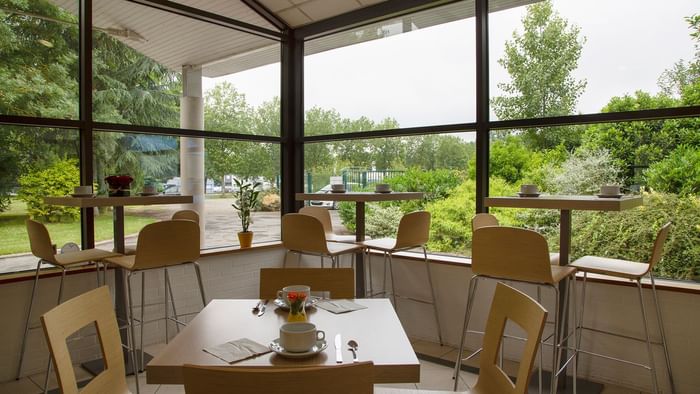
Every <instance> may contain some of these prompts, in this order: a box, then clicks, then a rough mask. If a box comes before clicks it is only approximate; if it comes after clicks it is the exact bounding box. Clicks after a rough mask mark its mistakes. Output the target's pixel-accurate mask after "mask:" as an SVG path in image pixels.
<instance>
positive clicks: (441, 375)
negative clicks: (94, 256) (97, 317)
mask: <svg viewBox="0 0 700 394" xmlns="http://www.w3.org/2000/svg"><path fill="white" fill-rule="evenodd" d="M413 347H414V349H415V350H416V352H417V353H420V354H423V355H425V356H427V357H429V358H431V359H432V358H435V359H443V360H450V361H453V360H454V358H455V357H456V356H455V354H456V351H455V350H454V349H451V348H449V347H441V346H440V345H438V344H433V343H430V342H425V341H413ZM160 348H162V345H155V346H153V347H148V348H146V350H147V351H148V352H149V353H151V354H154V353H157V351H158V350H159V349H160ZM420 364H421V368H420V383H417V384H413V383H410V384H394V385H379V386H387V387H397V388H403V389H409V390H411V389H416V388H417V389H421V390H444V391H452V384H453V380H452V371H453V369H452V368H451V367H449V366H446V365H443V364H441V363H434V362H430V361H425V360H421V361H420ZM506 369H509V366H508V365H507V366H506ZM87 376H89V375H88V373H87V372H85V371H83V370H82V368H79V367H78V368H77V369H76V377H77V379H78V380H81V378H84V377H87ZM44 377H45V375H44V374H36V375H32V376H30V377H28V378H24V379H21V380H19V381H10V382H6V383H0V393H16V394H35V393H41V392H42V390H41V388H42V387H43V385H44ZM476 378H477V375H475V374H471V373H468V372H462V373H461V374H460V385H459V390H467V389H468V387H469V386H473V385H474V383H475V382H476ZM127 383H128V385H129V389H130V390H131V392H132V393H136V385H135V382H134V377H133V376H129V377H128V378H127ZM139 383H140V388H141V390H140V391H141V394H179V393H184V392H185V390H184V388H183V387H182V386H179V385H147V384H146V374H145V373H142V374H140V375H139ZM49 387H51V388H55V387H56V380H55V378H54V377H53V376H52V377H51V379H50V380H49ZM603 394H642V393H640V392H639V391H634V390H629V389H625V388H621V387H613V386H606V387H605V389H604V390H603Z"/></svg>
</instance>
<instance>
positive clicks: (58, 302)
mask: <svg viewBox="0 0 700 394" xmlns="http://www.w3.org/2000/svg"><path fill="white" fill-rule="evenodd" d="M61 270H62V271H61V283H60V284H59V285H58V298H57V299H56V305H61V300H62V299H63V282H64V281H65V279H66V268H65V267H61ZM52 365H53V359H51V355H49V361H47V363H46V376H44V392H45V393H48V392H49V376H51V366H52Z"/></svg>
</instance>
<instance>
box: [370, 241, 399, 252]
mask: <svg viewBox="0 0 700 394" xmlns="http://www.w3.org/2000/svg"><path fill="white" fill-rule="evenodd" d="M362 245H364V246H365V247H367V248H370V249H376V250H381V251H382V252H391V251H393V250H394V248H395V246H396V239H395V238H379V239H370V240H367V241H364V242H362Z"/></svg>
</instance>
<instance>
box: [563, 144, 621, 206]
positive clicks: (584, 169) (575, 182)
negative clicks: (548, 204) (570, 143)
mask: <svg viewBox="0 0 700 394" xmlns="http://www.w3.org/2000/svg"><path fill="white" fill-rule="evenodd" d="M620 173H621V170H620V169H619V168H618V167H617V166H616V165H615V162H614V161H613V159H612V157H611V155H610V154H609V153H608V152H607V151H605V150H603V149H601V150H589V149H586V148H581V149H578V150H577V151H576V152H574V153H573V154H571V155H570V156H569V157H568V158H567V159H566V161H564V163H562V165H561V168H560V169H559V170H558V171H555V172H554V173H553V174H551V176H552V182H551V191H552V192H554V193H557V194H572V195H576V194H584V195H585V194H587V195H592V194H596V193H598V192H600V186H601V185H619V184H620V183H621V179H620Z"/></svg>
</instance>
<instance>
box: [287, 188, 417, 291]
mask: <svg viewBox="0 0 700 394" xmlns="http://www.w3.org/2000/svg"><path fill="white" fill-rule="evenodd" d="M423 196H424V193H422V192H390V193H375V192H345V193H326V194H321V193H297V194H296V199H297V200H298V201H305V200H323V201H354V202H355V241H357V242H362V241H364V240H365V203H367V202H378V201H400V200H420V199H421V198H423ZM355 258H356V260H357V264H355V286H356V294H365V265H364V261H363V256H362V253H358V254H357V256H355Z"/></svg>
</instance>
